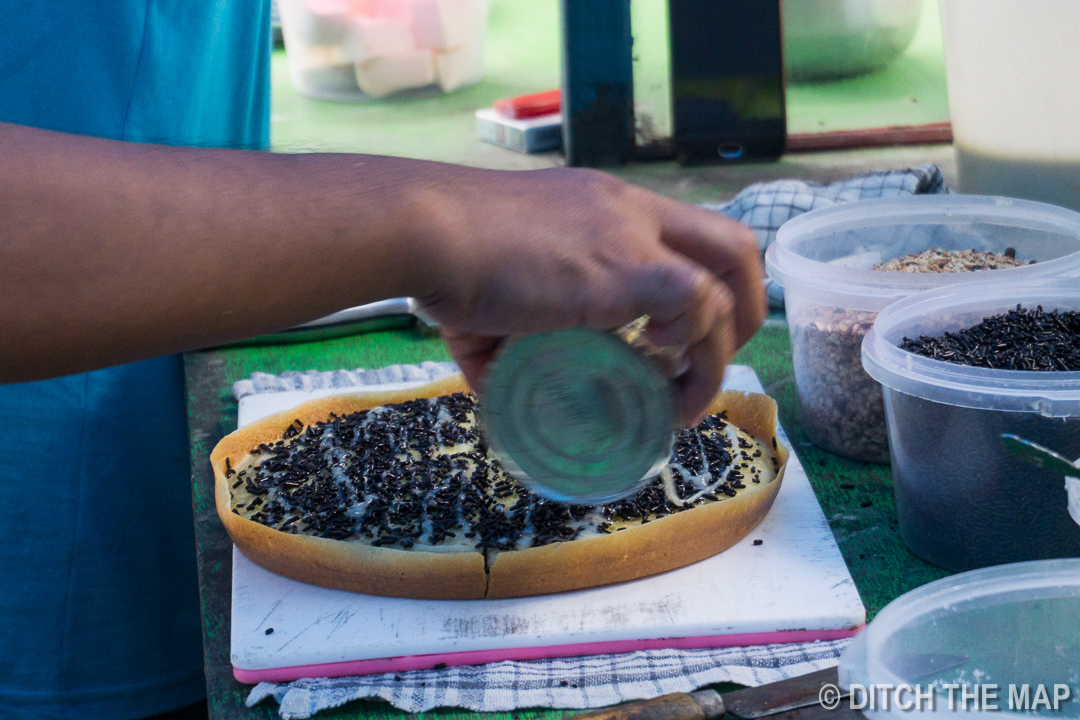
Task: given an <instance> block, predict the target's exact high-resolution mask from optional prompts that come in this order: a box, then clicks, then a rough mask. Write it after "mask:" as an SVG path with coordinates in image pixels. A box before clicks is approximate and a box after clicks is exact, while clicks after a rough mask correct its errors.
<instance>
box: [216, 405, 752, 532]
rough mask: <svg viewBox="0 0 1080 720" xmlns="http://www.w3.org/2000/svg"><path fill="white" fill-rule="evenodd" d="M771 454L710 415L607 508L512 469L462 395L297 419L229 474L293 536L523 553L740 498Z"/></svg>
mask: <svg viewBox="0 0 1080 720" xmlns="http://www.w3.org/2000/svg"><path fill="white" fill-rule="evenodd" d="M762 451H763V447H762V446H761V445H760V444H759V443H757V442H756V441H752V440H747V439H746V438H744V437H741V436H740V435H739V434H738V432H737V431H736V429H735V428H734V427H733V426H732V425H730V424H729V423H727V422H725V420H724V419H723V418H722V417H721V416H719V415H711V416H708V417H706V419H705V420H704V421H703V422H702V423H701V424H699V425H698V426H697V427H695V428H693V429H691V430H683V431H681V432H680V433H678V435H677V436H676V441H675V445H674V452H673V453H672V456H671V460H670V463H669V465H668V466H667V467H666V468H665V469H664V471H663V472H662V473H661V476H660V477H658V478H656V479H654V480H653V481H652V482H650V483H649V484H648V485H646V486H645V487H644V488H643V489H642V490H641V491H640V492H638V493H637V494H635V495H633V496H631V497H629V498H626V499H624V500H621V501H618V502H614V503H610V504H607V505H601V506H598V507H588V506H581V505H564V504H561V503H557V502H554V501H551V500H547V499H545V498H542V497H540V496H538V495H536V494H534V493H532V492H530V491H529V490H527V489H526V488H524V487H523V486H521V485H519V484H518V483H517V482H516V481H515V480H514V479H513V478H512V477H511V476H510V475H508V474H507V473H506V472H505V471H504V470H503V469H502V467H501V466H500V465H499V463H498V461H497V460H496V459H495V458H494V457H493V456H492V455H491V453H490V452H489V451H488V448H487V446H486V445H485V444H484V442H483V440H482V438H481V437H480V434H479V432H478V431H477V424H476V405H475V400H474V398H473V397H472V396H469V395H464V394H461V393H458V394H455V395H450V396H443V397H438V398H431V399H419V400H413V401H409V402H405V403H400V404H395V405H387V406H380V407H377V408H373V409H371V410H366V411H361V412H357V413H353V414H350V415H347V416H342V417H339V416H331V418H330V420H329V421H327V422H324V423H322V422H321V423H316V424H314V425H311V426H308V427H303V426H301V425H298V423H294V424H293V425H292V426H290V428H289V430H287V431H286V432H285V433H284V434H283V437H282V439H281V440H279V441H277V442H275V443H273V444H272V445H261V446H260V447H259V448H256V449H255V450H254V451H252V453H251V454H250V455H249V456H248V457H247V458H246V459H245V460H243V461H242V462H241V463H239V464H238V465H237V467H236V469H235V471H234V473H233V474H232V475H230V478H232V477H235V478H236V480H235V481H234V482H233V485H232V492H233V501H234V512H240V511H241V510H246V512H244V515H245V516H247V517H249V518H250V519H251V520H254V521H255V522H258V523H261V524H263V525H266V526H268V527H271V528H275V529H277V530H281V531H283V532H288V533H302V534H306V535H313V536H317V537H324V538H330V539H335V540H353V541H359V542H366V543H368V544H370V545H373V546H376V547H394V548H399V549H405V550H408V549H411V548H416V549H423V550H425V551H428V552H467V551H474V550H478V549H480V550H483V549H490V550H515V549H525V548H528V547H538V546H542V545H547V544H550V543H553V542H559V541H564V540H572V539H575V538H579V537H588V536H595V535H598V534H608V533H612V532H617V531H619V530H621V529H625V528H626V527H628V526H629V525H633V524H638V523H647V522H650V521H652V520H656V519H658V518H661V517H664V516H666V515H670V514H672V513H675V512H679V511H681V510H684V509H688V508H691V507H693V506H695V505H697V504H700V503H702V502H713V501H717V500H723V499H725V498H726V497H733V496H735V495H736V493H737V491H738V490H740V489H743V488H745V487H747V486H746V485H745V484H744V482H743V481H744V480H748V478H746V477H744V475H743V472H742V469H746V468H745V467H742V468H741V469H737V467H736V466H737V465H739V464H740V463H743V464H745V463H752V462H754V458H761V457H762ZM752 453H753V454H752ZM736 457H738V458H739V462H738V463H737V462H735V458H736ZM768 457H771V456H767V458H768ZM760 465H761V467H765V468H766V469H770V468H771V467H772V466H771V465H770V464H769V463H763V464H760ZM230 470H232V468H231V467H230ZM748 472H750V474H751V477H750V478H749V480H751V481H752V482H760V481H761V480H763V479H764V480H765V481H768V480H770V479H771V477H765V476H764V475H761V474H760V473H761V470H759V467H758V466H757V465H751V466H750V468H749V471H748Z"/></svg>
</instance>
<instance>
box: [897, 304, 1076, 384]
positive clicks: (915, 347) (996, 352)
mask: <svg viewBox="0 0 1080 720" xmlns="http://www.w3.org/2000/svg"><path fill="white" fill-rule="evenodd" d="M900 349H901V350H907V351H908V352H911V353H915V354H916V355H922V356H924V357H928V358H934V359H936V360H944V361H945V362H951V363H956V364H959V365H973V366H976V367H985V368H997V369H999V370H1057V371H1076V370H1080V312H1077V311H1069V312H1059V311H1057V310H1054V311H1053V312H1046V311H1044V310H1043V309H1042V306H1041V305H1040V306H1039V307H1038V308H1037V309H1035V310H1025V309H1024V308H1022V307H1021V306H1020V305H1017V306H1016V309H1015V310H1010V311H1009V312H1007V313H1004V314H1002V315H994V316H993V317H988V318H986V319H984V320H983V321H982V322H981V323H979V324H978V325H975V326H973V327H970V328H967V329H964V330H959V331H957V332H954V333H952V332H947V333H945V334H944V335H942V336H940V337H929V336H926V335H922V336H920V337H918V338H915V339H914V340H913V339H911V338H904V341H903V342H902V343H900Z"/></svg>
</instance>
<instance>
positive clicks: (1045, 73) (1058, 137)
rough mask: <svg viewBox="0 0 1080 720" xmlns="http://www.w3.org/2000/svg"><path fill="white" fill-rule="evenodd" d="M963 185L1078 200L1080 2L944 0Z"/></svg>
mask: <svg viewBox="0 0 1080 720" xmlns="http://www.w3.org/2000/svg"><path fill="white" fill-rule="evenodd" d="M941 21H942V23H941V24H942V36H943V39H944V47H945V74H946V79H947V80H948V88H949V111H950V115H951V119H952V130H953V137H954V139H955V145H956V164H957V170H958V171H959V175H960V189H961V190H962V191H964V192H969V193H988V194H993V195H1010V196H1014V197H1022V198H1030V199H1033V200H1042V201H1044V202H1051V203H1055V204H1058V205H1064V206H1066V207H1071V208H1074V209H1077V210H1080V191H1078V188H1080V133H1077V132H1076V118H1077V116H1078V115H1080V83H1078V82H1077V81H1076V68H1077V67H1078V66H1080V3H1078V2H1076V0H1039V1H1038V2H1037V3H1036V2H1032V1H1031V0H942V2H941Z"/></svg>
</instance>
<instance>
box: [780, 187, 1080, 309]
mask: <svg viewBox="0 0 1080 720" xmlns="http://www.w3.org/2000/svg"><path fill="white" fill-rule="evenodd" d="M933 248H936V249H939V250H981V251H984V252H994V253H1004V252H1005V251H1006V250H1007V249H1008V248H1013V249H1014V250H1015V251H1016V258H1017V259H1018V260H1021V261H1024V262H1028V261H1031V260H1035V261H1036V263H1035V264H1034V265H1024V266H1022V267H1016V268H1007V269H1003V270H993V271H991V272H992V273H993V276H994V277H995V278H999V279H1021V278H1037V277H1046V276H1051V275H1053V276H1063V275H1071V276H1077V275H1080V213H1076V212H1073V211H1072V210H1066V209H1065V208H1060V207H1057V206H1054V205H1047V204H1045V203H1038V202H1032V201H1029V200H1016V199H1012V198H1000V197H989V196H981V195H905V196H901V197H891V198H879V199H874V200H860V201H858V202H851V203H845V204H842V205H835V206H833V207H828V208H822V209H820V210H813V211H811V212H808V213H804V214H803V215H799V216H798V217H795V218H792V219H791V220H789V221H787V222H786V223H784V224H783V225H782V226H781V227H780V229H779V231H778V232H777V234H776V241H775V242H773V243H772V244H771V245H770V246H769V249H768V252H766V253H765V268H766V270H767V271H768V274H769V277H770V278H772V279H773V280H775V281H776V282H778V283H780V285H782V286H784V287H785V288H790V287H799V288H807V289H812V290H813V291H814V293H815V295H816V296H817V297H818V299H817V302H819V303H821V304H832V305H837V306H841V307H848V308H855V309H859V310H866V311H878V310H881V309H883V308H885V307H886V306H888V305H889V304H890V303H892V302H894V301H896V300H899V299H901V298H905V297H907V296H908V295H911V294H912V293H916V292H920V291H923V290H929V289H932V288H936V287H942V286H946V285H955V284H957V283H965V282H975V281H978V280H980V279H984V278H985V276H986V275H987V272H961V273H906V272H881V271H878V270H873V269H872V268H873V266H874V265H876V264H877V263H880V262H884V261H887V260H891V259H893V258H898V257H903V256H905V255H910V254H915V253H920V252H923V251H924V250H929V249H933Z"/></svg>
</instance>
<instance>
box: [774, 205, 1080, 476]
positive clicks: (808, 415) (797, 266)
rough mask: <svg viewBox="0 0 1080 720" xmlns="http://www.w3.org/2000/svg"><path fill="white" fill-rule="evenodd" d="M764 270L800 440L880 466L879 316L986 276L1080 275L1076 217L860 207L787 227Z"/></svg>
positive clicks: (883, 439)
mask: <svg viewBox="0 0 1080 720" xmlns="http://www.w3.org/2000/svg"><path fill="white" fill-rule="evenodd" d="M765 266H766V270H767V271H768V273H769V277H771V278H772V279H773V280H775V281H776V282H778V283H779V284H780V285H781V286H783V288H784V301H785V306H786V308H787V320H788V326H789V328H790V331H791V346H792V355H793V362H794V368H795V384H796V389H797V393H798V396H799V406H800V414H801V419H802V427H803V429H804V431H805V432H806V435H807V437H808V438H809V439H810V440H811V441H813V442H814V443H815V444H816V445H818V446H820V447H822V448H825V449H826V450H829V451H831V452H835V453H838V454H840V455H844V456H846V457H850V458H854V459H856V460H863V461H867V462H874V463H881V464H887V463H888V462H889V445H888V435H887V432H886V424H885V405H884V400H883V397H882V392H881V386H880V384H879V383H878V382H877V381H875V380H874V379H872V378H871V377H870V376H869V375H867V374H866V372H865V371H864V370H863V367H862V363H861V360H860V347H861V345H862V340H863V337H864V336H865V335H866V333H867V332H868V331H869V330H870V328H871V326H872V325H873V323H874V318H875V317H876V316H877V313H878V312H880V311H881V310H883V309H885V308H886V307H888V306H889V305H891V304H892V303H894V302H896V301H897V300H900V299H902V298H906V297H908V296H909V295H912V294H914V293H917V292H921V291H924V290H930V289H933V288H937V287H944V286H948V285H954V284H957V283H966V282H972V281H977V280H979V279H985V278H986V276H987V274H988V273H993V277H995V278H998V277H1000V279H1002V280H1006V279H1016V280H1022V279H1024V278H1027V279H1036V278H1048V277H1055V276H1062V275H1080V213H1076V212H1073V211H1071V210H1066V209H1064V208H1059V207H1056V206H1053V205H1047V204H1044V203H1037V202H1032V201H1026V200H1014V199H1010V198H997V197H986V196H976V195H933V196H925V195H924V196H905V197H895V198H882V199H876V200H863V201H859V202H853V203H847V204H844V205H837V206H834V207H830V208H824V209H821V210H815V211H812V212H808V213H805V214H803V215H800V216H798V217H796V218H794V219H792V220H790V221H788V222H787V223H785V224H784V225H783V226H782V227H781V228H780V230H779V232H778V233H777V236H776V241H775V242H773V244H772V245H771V246H770V247H769V250H768V252H767V253H766V254H765ZM999 274H1000V275H999Z"/></svg>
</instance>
